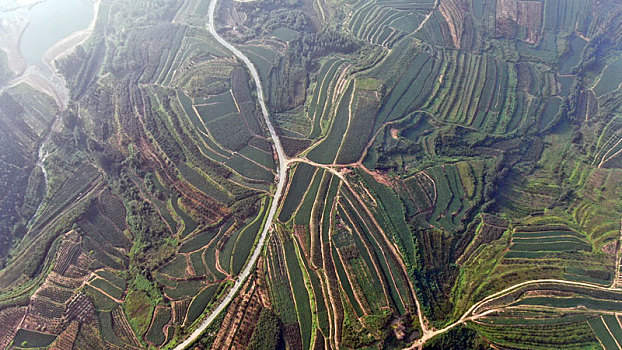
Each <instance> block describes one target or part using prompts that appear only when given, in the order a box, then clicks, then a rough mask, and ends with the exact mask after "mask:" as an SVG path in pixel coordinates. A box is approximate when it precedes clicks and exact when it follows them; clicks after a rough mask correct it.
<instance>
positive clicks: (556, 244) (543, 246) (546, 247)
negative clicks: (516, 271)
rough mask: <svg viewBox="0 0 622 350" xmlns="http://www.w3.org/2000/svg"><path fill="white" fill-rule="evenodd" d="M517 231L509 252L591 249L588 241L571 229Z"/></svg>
mask: <svg viewBox="0 0 622 350" xmlns="http://www.w3.org/2000/svg"><path fill="white" fill-rule="evenodd" d="M545 230H546V228H545V227H543V231H536V232H533V231H528V232H521V231H517V232H515V233H514V235H513V239H512V245H511V246H510V252H521V251H522V252H553V253H555V252H573V251H581V250H582V251H588V252H589V251H591V250H592V247H591V246H590V245H589V244H588V242H587V241H586V240H585V239H583V238H581V237H580V235H578V234H577V233H575V232H572V231H545Z"/></svg>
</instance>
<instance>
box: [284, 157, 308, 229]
mask: <svg viewBox="0 0 622 350" xmlns="http://www.w3.org/2000/svg"><path fill="white" fill-rule="evenodd" d="M315 173H316V169H315V167H313V166H312V165H309V164H307V163H299V164H298V165H297V166H296V170H294V175H293V176H292V180H291V183H290V185H289V189H288V191H287V195H286V197H285V199H284V200H283V206H282V207H281V211H280V213H279V221H281V222H288V221H289V220H290V219H291V217H292V215H293V214H294V212H295V211H296V209H298V206H299V205H300V204H301V202H302V199H303V198H304V196H305V194H306V193H307V188H308V187H309V186H310V185H311V180H312V179H313V176H314V175H315Z"/></svg>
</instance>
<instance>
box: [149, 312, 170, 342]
mask: <svg viewBox="0 0 622 350" xmlns="http://www.w3.org/2000/svg"><path fill="white" fill-rule="evenodd" d="M170 320H171V309H170V308H167V307H166V308H165V307H159V308H156V311H155V312H154V316H153V320H152V321H151V327H149V331H148V332H147V334H146V335H145V339H147V341H149V342H151V343H153V344H155V345H161V344H163V343H164V341H165V340H166V335H165V334H164V326H165V325H166V324H168V323H169V322H170Z"/></svg>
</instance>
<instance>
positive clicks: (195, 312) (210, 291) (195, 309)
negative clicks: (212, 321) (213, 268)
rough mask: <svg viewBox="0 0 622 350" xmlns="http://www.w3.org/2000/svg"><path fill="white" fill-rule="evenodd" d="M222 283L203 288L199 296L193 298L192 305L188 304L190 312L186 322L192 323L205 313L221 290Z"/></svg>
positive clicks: (187, 323)
mask: <svg viewBox="0 0 622 350" xmlns="http://www.w3.org/2000/svg"><path fill="white" fill-rule="evenodd" d="M219 287H220V284H217V283H216V284H212V285H209V286H207V287H205V289H203V290H202V291H201V292H200V293H199V294H197V296H195V297H194V299H192V302H190V306H188V313H187V315H186V321H185V323H184V324H186V325H191V324H192V323H193V322H194V321H196V319H197V318H199V316H201V314H202V313H203V311H204V310H205V308H206V307H207V306H208V305H209V303H210V301H212V299H213V298H214V296H215V295H216V292H217V291H218V290H219Z"/></svg>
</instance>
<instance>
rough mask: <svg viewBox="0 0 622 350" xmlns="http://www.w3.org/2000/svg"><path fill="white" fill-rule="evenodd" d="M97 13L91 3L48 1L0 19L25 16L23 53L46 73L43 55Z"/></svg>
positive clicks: (3, 15) (90, 0) (60, 0)
mask: <svg viewBox="0 0 622 350" xmlns="http://www.w3.org/2000/svg"><path fill="white" fill-rule="evenodd" d="M94 14H95V12H94V8H93V1H92V0H46V1H44V2H41V3H39V4H36V5H34V6H32V7H31V8H21V9H18V10H15V11H9V12H0V18H11V17H23V18H26V19H27V20H28V27H26V29H25V30H24V33H23V35H22V38H21V42H20V52H21V54H22V56H24V58H25V59H26V61H27V62H28V64H32V65H35V66H37V67H39V68H41V69H43V70H44V71H47V70H48V68H47V67H46V66H45V65H44V64H43V61H42V59H41V58H42V57H43V53H44V52H45V51H47V50H48V49H49V48H51V47H52V46H54V44H55V43H57V42H58V41H60V40H61V39H63V38H65V37H67V36H69V35H70V34H72V33H74V32H76V31H79V30H82V29H85V28H87V27H88V26H89V23H90V22H91V20H92V19H93V15H94Z"/></svg>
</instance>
